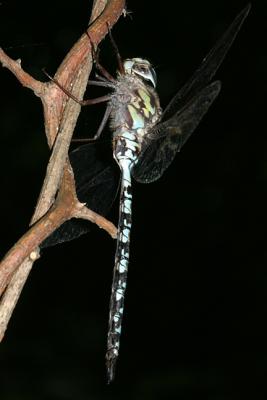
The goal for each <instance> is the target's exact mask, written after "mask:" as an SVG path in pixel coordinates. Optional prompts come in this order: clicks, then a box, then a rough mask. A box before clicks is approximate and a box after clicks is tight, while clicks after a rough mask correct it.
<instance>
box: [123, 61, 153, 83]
mask: <svg viewBox="0 0 267 400" xmlns="http://www.w3.org/2000/svg"><path fill="white" fill-rule="evenodd" d="M123 66H124V71H125V74H129V75H136V76H137V77H139V78H142V79H143V80H145V81H148V82H150V83H152V85H153V86H154V87H156V83H157V76H156V72H155V70H154V68H153V67H152V65H151V64H150V62H149V61H147V60H143V59H142V58H128V59H126V60H125V61H124V62H123Z"/></svg>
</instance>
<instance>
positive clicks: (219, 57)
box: [162, 4, 251, 120]
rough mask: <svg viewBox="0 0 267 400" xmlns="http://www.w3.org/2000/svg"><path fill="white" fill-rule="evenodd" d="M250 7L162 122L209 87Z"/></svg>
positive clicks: (189, 83)
mask: <svg viewBox="0 0 267 400" xmlns="http://www.w3.org/2000/svg"><path fill="white" fill-rule="evenodd" d="M250 7H251V6H250V4H248V5H247V6H246V7H245V8H244V9H243V10H242V11H241V12H240V14H238V16H237V17H236V18H235V20H234V21H233V22H232V24H231V25H230V26H229V28H228V29H227V31H226V32H225V33H224V35H223V36H222V37H221V38H220V39H219V40H218V41H217V43H216V44H215V46H214V47H213V48H212V49H211V51H210V52H209V53H208V55H207V56H206V57H205V58H204V59H203V61H202V63H201V65H200V66H199V68H198V69H197V70H196V71H195V73H194V74H193V75H192V77H191V78H190V79H189V80H188V81H187V82H186V83H185V85H184V86H183V87H182V88H181V89H180V90H179V92H178V93H177V94H176V96H174V98H173V99H172V100H171V102H170V103H169V105H168V106H167V107H166V109H165V110H164V113H163V115H162V120H167V119H169V118H170V117H171V116H172V115H173V114H174V112H175V111H176V110H177V109H179V108H181V107H182V106H183V105H184V104H185V103H187V102H188V101H189V99H190V98H191V97H192V96H194V95H195V94H196V93H197V92H198V91H200V90H201V89H202V88H203V87H205V86H207V84H208V83H209V82H210V81H211V79H212V78H213V76H214V75H215V73H216V71H217V69H218V68H219V66H220V65H221V63H222V61H223V59H224V57H225V56H226V54H227V52H228V50H229V49H230V47H231V45H232V43H233V41H234V40H235V37H236V35H237V33H238V31H239V29H240V28H241V26H242V24H243V22H244V20H245V19H246V17H247V15H248V13H249V10H250Z"/></svg>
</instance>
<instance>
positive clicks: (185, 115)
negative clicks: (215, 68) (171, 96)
mask: <svg viewBox="0 0 267 400" xmlns="http://www.w3.org/2000/svg"><path fill="white" fill-rule="evenodd" d="M220 88H221V84H220V82H219V81H216V82H213V83H211V84H210V85H208V86H207V87H205V88H204V89H202V91H201V92H199V93H198V94H197V95H195V96H194V97H193V98H192V99H191V100H190V101H189V102H188V103H187V104H186V105H185V106H184V107H183V108H182V109H181V110H179V111H178V112H177V113H176V114H175V115H174V116H173V117H172V118H171V119H169V120H168V121H165V122H162V123H159V124H158V125H156V126H155V127H154V128H153V129H152V130H151V131H150V132H149V137H148V139H147V141H146V143H145V144H144V146H143V149H142V152H141V154H140V156H139V159H138V163H137V164H136V166H135V167H134V168H133V171H132V175H133V177H134V178H135V180H137V181H138V182H141V183H150V182H153V181H156V180H157V179H159V178H160V177H161V176H162V174H163V173H164V171H165V170H166V169H167V168H168V166H169V165H170V164H171V162H172V161H173V159H174V157H175V155H176V153H177V151H180V149H181V147H182V146H183V145H184V144H185V142H186V141H187V139H188V138H189V136H190V135H191V134H192V133H193V131H194V130H195V129H196V127H197V125H198V124H199V122H200V121H201V119H202V118H203V116H204V115H205V114H206V112H207V111H208V109H209V107H210V106H211V104H212V103H213V101H214V100H215V98H216V97H217V96H218V94H219V91H220Z"/></svg>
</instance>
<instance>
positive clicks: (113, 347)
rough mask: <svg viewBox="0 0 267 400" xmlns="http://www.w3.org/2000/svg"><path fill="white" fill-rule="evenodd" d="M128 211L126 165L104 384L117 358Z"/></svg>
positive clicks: (129, 193)
mask: <svg viewBox="0 0 267 400" xmlns="http://www.w3.org/2000/svg"><path fill="white" fill-rule="evenodd" d="M131 208H132V187H131V174H130V168H129V165H127V168H126V167H125V168H122V180H121V194H120V211H119V223H118V238H117V249H116V255H115V266H114V272H113V282H112V289H111V298H110V311H109V331H108V340H107V353H106V365H107V375H108V383H110V382H111V381H112V380H113V379H114V374H115V367H116V361H117V358H118V355H119V347H120V335H121V324H122V316H123V308H124V296H125V290H126V282H127V272H128V264H129V253H130V230H131V225H132V211H131Z"/></svg>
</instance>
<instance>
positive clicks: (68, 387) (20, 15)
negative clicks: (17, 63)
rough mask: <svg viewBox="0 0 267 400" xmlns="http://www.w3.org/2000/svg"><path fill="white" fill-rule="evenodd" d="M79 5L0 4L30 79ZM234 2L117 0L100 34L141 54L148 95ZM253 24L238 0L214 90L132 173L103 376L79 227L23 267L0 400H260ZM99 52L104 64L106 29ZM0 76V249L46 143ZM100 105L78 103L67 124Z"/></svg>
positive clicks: (77, 25) (0, 351) (261, 152)
mask: <svg viewBox="0 0 267 400" xmlns="http://www.w3.org/2000/svg"><path fill="white" fill-rule="evenodd" d="M90 5H91V2H90V1H86V0H83V1H80V2H78V1H76V2H66V1H64V0H57V1H50V0H47V1H45V2H42V3H40V2H36V3H35V4H34V3H32V2H30V1H28V0H24V1H21V2H20V1H17V0H13V1H12V0H8V1H2V5H1V6H0V11H1V13H0V32H1V46H2V47H3V48H4V49H7V48H8V47H12V48H10V49H7V50H6V51H7V52H8V54H9V55H10V56H12V57H13V58H21V59H22V65H23V67H24V68H25V69H26V70H27V71H28V72H30V73H31V74H33V75H34V76H35V77H36V78H38V79H40V80H45V78H44V76H43V74H42V72H41V69H42V68H43V67H45V68H46V69H47V70H48V71H49V72H50V73H53V72H55V70H56V68H57V66H58V65H59V64H60V62H61V60H62V59H63V57H64V56H65V54H66V53H67V52H68V50H69V49H70V47H71V46H72V45H73V44H74V43H75V41H76V40H77V39H78V38H79V36H80V35H81V34H82V33H83V32H84V30H85V29H86V25H87V21H88V16H89V13H90ZM245 5H246V1H242V0H240V1H239V0H234V1H225V0H216V2H215V1H211V0H202V1H196V0H194V1H193V0H192V1H190V0H188V1H186V2H176V1H170V0H166V1H164V2H156V1H152V0H149V1H133V0H132V1H128V8H129V9H130V10H131V11H132V12H133V14H131V18H126V19H124V18H121V19H120V21H119V22H118V24H117V25H116V27H115V28H114V30H113V34H114V36H115V38H116V40H117V43H118V45H119V48H120V51H121V54H122V56H123V57H136V56H141V57H146V58H148V59H149V60H150V61H151V62H153V64H154V65H155V66H156V69H157V74H158V92H159V94H160V97H161V101H162V105H163V106H164V105H166V104H167V102H168V101H169V100H170V99H171V97H172V95H173V94H174V93H175V92H176V91H177V90H178V89H179V87H180V86H181V85H182V83H183V82H185V80H186V79H187V78H188V77H189V76H190V74H191V73H192V72H193V71H194V69H195V68H196V67H197V66H198V65H199V63H200V61H201V59H202V58H203V56H205V55H206V53H207V52H208V50H209V49H210V48H211V47H212V46H213V45H214V43H215V41H216V40H217V39H218V38H219V37H220V36H221V35H222V33H223V32H224V31H225V30H226V28H227V27H228V25H229V24H230V23H231V22H232V20H233V19H234V17H235V16H236V14H237V13H238V12H239V11H240V10H241V9H242V8H243V7H244V6H245ZM266 20H267V2H266V1H264V0H258V1H252V10H251V13H250V15H249V17H248V19H247V20H246V21H245V24H244V25H243V27H242V30H241V31H240V33H239V35H238V37H237V39H236V41H235V43H234V45H233V47H232V48H231V50H230V52H229V54H228V56H227V58H226V59H225V61H224V63H223V65H222V67H221V68H220V70H219V72H218V73H217V76H216V77H217V78H218V79H221V80H222V82H223V87H222V92H221V94H220V96H219V98H218V99H217V100H216V102H215V103H214V105H213V106H212V108H211V110H210V111H209V112H208V114H207V116H206V117H205V118H204V120H203V121H202V122H201V124H200V126H199V128H198V129H197V131H196V132H195V134H194V135H193V136H192V138H191V139H190V141H189V142H188V143H187V144H186V146H185V147H184V148H183V150H182V152H181V153H180V154H178V156H177V157H176V160H175V161H174V162H173V164H172V165H171V167H170V168H169V169H168V171H167V172H166V173H165V175H164V176H163V177H162V179H161V180H160V181H158V182H156V183H154V184H151V185H138V184H134V205H133V230H132V243H131V261H130V271H129V284H128V290H127V298H126V309H125V318H124V322H123V334H122V341H121V353H120V358H119V363H118V368H117V376H116V380H115V382H114V384H112V385H111V386H107V385H106V380H105V363H104V355H105V346H106V331H107V319H108V306H109V295H110V285H111V279H112V268H113V262H114V261H113V258H114V250H115V242H113V241H112V240H111V239H110V238H109V236H108V235H107V234H106V233H105V232H101V231H99V230H95V232H94V233H93V234H91V235H85V236H84V237H82V238H81V239H80V240H77V241H74V242H73V243H67V244H64V245H60V246H58V247H54V248H51V249H47V250H45V251H43V253H42V257H41V259H40V260H39V261H38V262H37V263H36V264H35V265H34V269H33V271H32V273H31V275H30V278H29V279H28V281H27V284H26V286H25V289H24V290H23V293H22V296H21V299H20V300H19V303H18V305H17V307H16V310H15V312H14V315H13V317H12V320H11V322H10V324H9V329H8V331H7V334H6V336H5V338H4V340H3V342H2V344H1V346H0V398H1V400H14V399H19V400H24V399H25V400H26V399H27V400H31V399H34V400H35V399H39V400H41V399H64V400H65V399H77V400H83V399H113V398H114V399H115V398H116V399H118V398H124V399H138V400H142V399H146V400H149V399H153V400H155V399H179V400H189V399H190V400H191V399H198V398H205V399H207V400H208V399H212V400H237V399H243V400H244V399H257V400H260V399H266V396H267V393H266V363H267V351H266V335H267V329H266V324H265V321H266V317H267V307H266V301H267V299H266V293H267V287H266V279H267V273H266V264H265V263H264V260H263V258H264V248H263V245H264V241H265V240H264V239H265V238H264V235H265V224H264V217H265V207H266V196H265V193H266V191H265V185H266V161H265V158H266V147H265V146H266V124H265V118H266V94H267V90H266V89H267V84H266V81H267V41H266V33H267V32H266ZM21 45H23V46H22V47H20V46H21ZM101 58H102V61H103V64H105V65H106V66H107V68H108V69H111V71H112V69H113V70H114V65H115V59H114V56H113V54H112V51H111V49H110V44H109V41H108V40H106V41H105V42H104V43H103V44H102V46H101ZM0 85H1V96H0V102H1V108H0V110H1V118H0V131H1V157H0V174H1V176H0V178H1V208H0V211H1V231H2V235H1V246H0V250H1V255H4V254H5V252H6V251H7V250H8V249H9V248H10V247H11V246H12V244H14V242H15V241H16V240H17V239H18V238H19V237H20V235H22V234H23V233H24V232H25V231H26V230H27V226H28V223H29V220H30V217H31V215H32V213H33V208H34V205H35V203H36V200H37V196H38V193H39V190H40V188H41V184H42V180H43V177H44V174H45V169H46V162H47V160H48V157H49V152H48V149H47V146H46V141H45V136H44V129H43V119H42V108H41V103H40V101H39V99H38V98H37V97H35V96H34V95H33V93H31V91H30V90H28V89H25V88H23V87H22V86H21V85H20V84H19V83H18V82H17V81H16V79H15V78H14V76H13V75H12V74H11V73H10V72H9V71H8V70H7V69H3V68H1V75H0ZM89 95H90V93H89ZM98 110H100V111H98ZM103 110H104V109H103V106H98V107H95V108H94V112H91V111H90V109H88V108H87V110H83V112H82V116H81V121H80V123H79V125H80V130H81V133H80V134H81V135H85V136H86V134H87V132H88V131H90V130H91V129H92V128H90V127H91V124H93V126H94V124H97V122H99V120H100V118H101V114H102V113H103ZM98 112H99V114H96V113H98ZM95 115H97V118H96V121H92V120H93V119H94V118H95ZM116 215H117V211H116V207H115V209H114V212H113V214H111V218H112V219H113V220H114V221H116Z"/></svg>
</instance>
